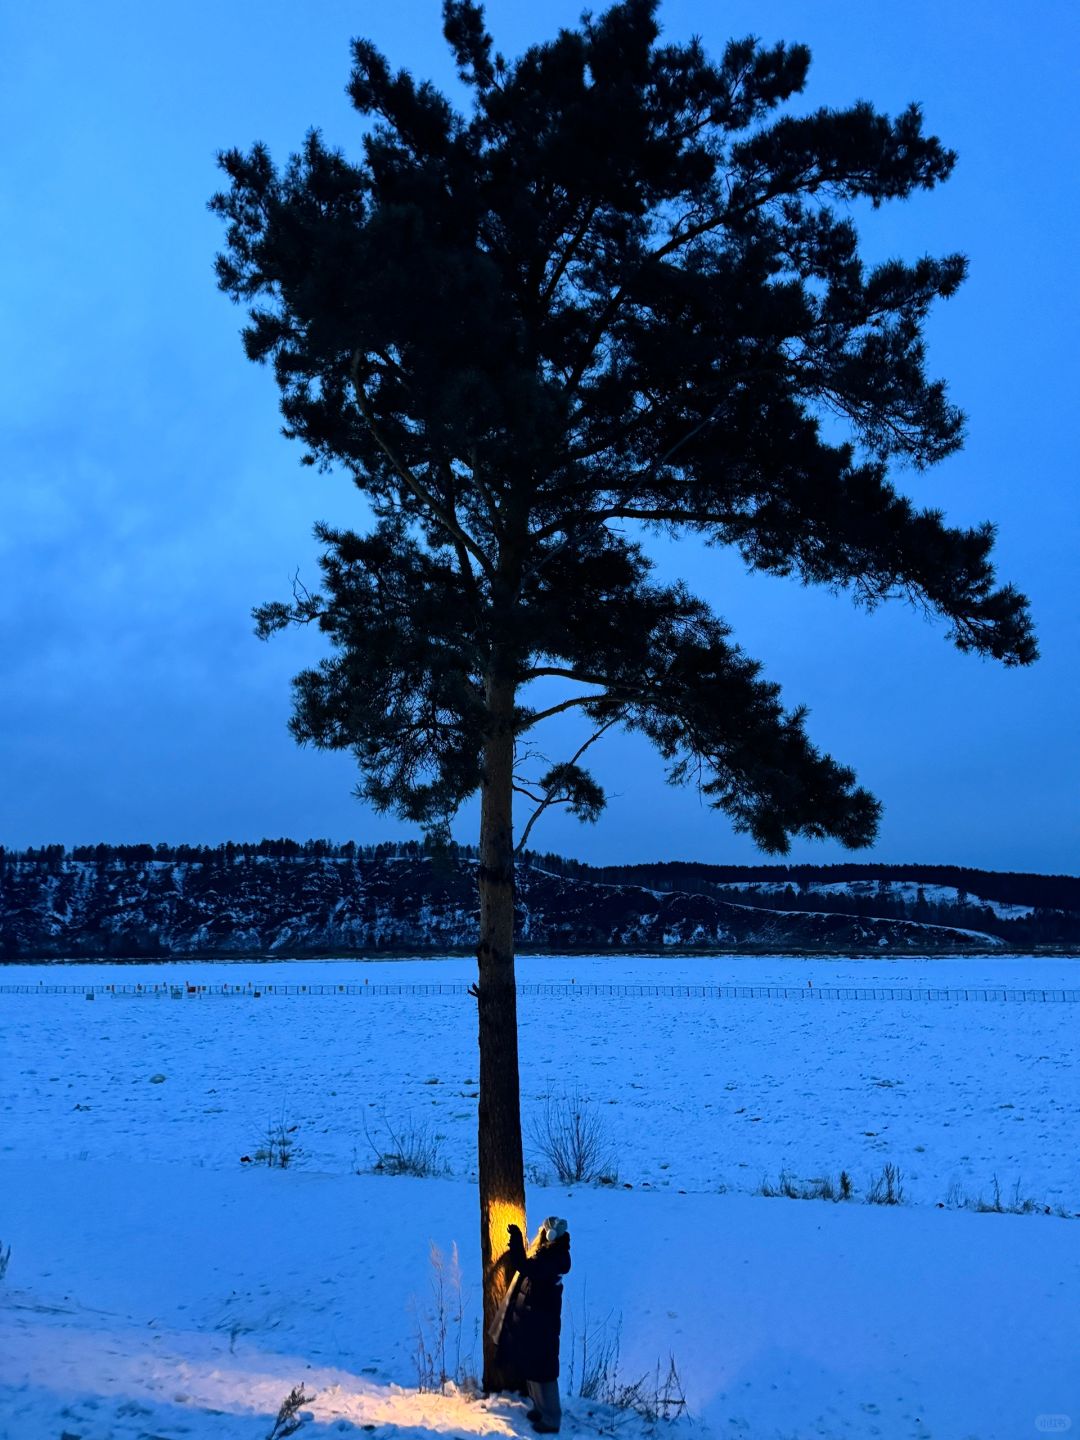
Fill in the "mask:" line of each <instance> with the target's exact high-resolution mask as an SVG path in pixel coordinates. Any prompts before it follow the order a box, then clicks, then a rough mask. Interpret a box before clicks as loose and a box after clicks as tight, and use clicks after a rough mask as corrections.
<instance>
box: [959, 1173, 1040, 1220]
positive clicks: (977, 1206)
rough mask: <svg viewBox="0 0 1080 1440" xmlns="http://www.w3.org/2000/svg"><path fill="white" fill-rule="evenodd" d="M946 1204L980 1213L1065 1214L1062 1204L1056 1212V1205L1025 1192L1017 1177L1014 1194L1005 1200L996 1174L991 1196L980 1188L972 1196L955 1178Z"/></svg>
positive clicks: (1013, 1189)
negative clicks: (976, 1193)
mask: <svg viewBox="0 0 1080 1440" xmlns="http://www.w3.org/2000/svg"><path fill="white" fill-rule="evenodd" d="M944 1204H945V1206H946V1207H947V1208H948V1209H950V1210H974V1211H975V1212H976V1214H979V1215H1038V1214H1043V1215H1053V1214H1055V1213H1057V1214H1065V1213H1067V1212H1065V1211H1063V1210H1062V1208H1061V1206H1058V1208H1057V1211H1056V1212H1055V1210H1054V1207H1053V1206H1051V1205H1048V1204H1047V1203H1046V1202H1045V1201H1042V1202H1040V1201H1038V1200H1036V1199H1035V1198H1034V1196H1032V1195H1025V1194H1024V1193H1023V1187H1022V1182H1021V1180H1020V1178H1019V1176H1018V1177H1017V1179H1016V1181H1015V1182H1014V1184H1013V1188H1012V1195H1011V1196H1010V1198H1009V1199H1008V1200H1005V1199H1004V1198H1003V1196H1002V1194H1001V1182H1000V1181H999V1180H998V1177H997V1176H996V1175H995V1176H994V1177H993V1189H992V1191H991V1193H990V1195H989V1196H987V1195H984V1194H983V1192H982V1191H981V1190H980V1191H979V1193H978V1195H976V1196H971V1195H969V1194H967V1192H966V1191H965V1190H964V1189H963V1188H962V1186H961V1185H960V1183H959V1181H957V1180H954V1181H953V1182H952V1184H951V1185H950V1186H949V1188H948V1190H947V1192H946V1194H945V1200H944Z"/></svg>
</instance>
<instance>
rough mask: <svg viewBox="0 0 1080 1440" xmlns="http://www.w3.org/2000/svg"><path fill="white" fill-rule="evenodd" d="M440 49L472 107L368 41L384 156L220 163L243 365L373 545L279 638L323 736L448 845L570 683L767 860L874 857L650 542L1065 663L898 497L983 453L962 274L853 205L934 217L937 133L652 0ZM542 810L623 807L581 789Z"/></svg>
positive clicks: (331, 560)
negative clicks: (951, 364) (701, 546)
mask: <svg viewBox="0 0 1080 1440" xmlns="http://www.w3.org/2000/svg"><path fill="white" fill-rule="evenodd" d="M444 33H445V37H446V40H447V42H448V44H449V45H450V48H451V50H452V52H453V55H454V57H455V60H456V63H457V68H458V73H459V75H460V78H461V81H462V82H463V87H464V97H465V104H464V107H463V108H460V107H459V106H458V105H457V104H455V103H454V102H452V101H451V99H449V98H448V97H447V96H446V95H444V94H441V93H440V92H439V91H438V90H437V89H436V88H434V87H433V86H432V85H431V84H429V83H427V82H423V81H418V80H416V79H414V77H413V76H412V75H410V74H409V73H408V72H407V71H398V72H395V71H393V70H392V69H391V67H390V65H389V63H388V62H387V60H386V59H385V58H384V57H383V56H382V55H381V54H380V53H379V52H378V51H377V50H376V49H375V48H374V47H373V46H372V45H371V44H370V43H369V42H367V41H365V40H357V41H355V42H354V43H353V47H352V53H353V68H352V73H351V76H350V79H349V85H348V93H349V95H350V97H351V100H352V103H353V105H354V106H355V108H356V110H357V112H358V113H359V115H360V116H362V117H363V118H364V120H365V121H366V122H367V130H366V133H365V135H364V138H363V142H362V147H361V148H360V150H359V152H358V153H357V154H355V155H351V156H350V155H347V154H346V153H345V152H344V151H342V150H340V149H335V148H333V147H331V146H330V145H328V144H327V143H326V142H325V141H324V140H323V138H322V136H321V135H320V134H319V133H318V132H316V131H312V132H311V133H310V134H309V135H308V136H307V138H306V140H305V142H304V145H303V148H302V149H301V150H300V151H299V152H298V153H297V154H295V155H294V156H293V157H292V158H291V159H290V160H289V161H288V162H287V163H286V164H285V165H284V166H283V167H281V168H278V167H276V166H275V165H274V163H273V162H272V160H271V157H270V155H269V153H268V151H267V149H266V148H265V146H263V145H255V146H254V147H253V148H252V149H251V150H250V151H248V152H246V153H244V152H241V151H239V150H230V151H227V152H225V153H223V154H222V155H221V157H220V163H221V166H222V168H223V170H224V171H225V174H226V176H227V178H228V187H227V188H226V189H224V190H223V191H222V192H221V193H220V194H218V195H216V196H215V197H214V198H213V200H212V201H211V208H212V209H213V210H214V211H215V212H216V213H217V214H218V215H220V216H221V218H222V219H223V220H224V221H225V222H226V225H227V234H226V243H225V248H224V249H223V251H222V253H221V254H220V256H219V257H218V261H217V275H218V280H219V283H220V286H221V288H222V289H223V290H224V291H225V292H226V293H227V294H228V295H229V296H230V297H232V298H233V299H234V300H236V301H238V302H241V303H243V304H245V305H247V306H248V307H249V322H248V325H247V328H246V329H245V331H244V344H245V347H246V351H247V354H248V355H249V356H250V358H251V359H253V360H256V361H259V362H269V363H271V364H272V366H273V369H274V373H275V376H276V379H277V383H278V385H279V387H280V391H281V405H282V413H283V415H284V419H285V433H286V434H287V435H289V436H291V437H293V438H296V439H297V440H299V441H300V443H301V445H302V446H303V449H304V458H305V460H306V461H307V462H308V463H311V464H315V465H318V466H321V467H334V468H335V469H343V470H344V471H346V472H347V473H348V474H349V475H350V476H351V477H352V479H353V481H354V482H355V484H356V485H357V486H358V487H359V489H360V490H361V491H362V492H363V494H364V495H365V496H366V497H367V500H368V501H369V503H370V506H371V509H372V511H373V514H374V523H373V526H372V528H371V530H370V532H369V533H367V534H363V535H361V534H355V533H352V532H351V531H348V530H342V529H337V528H333V527H331V526H327V525H323V526H320V527H318V536H319V539H320V541H321V542H322V546H323V551H324V557H323V561H322V565H323V572H324V574H323V583H322V586H321V589H320V593H318V594H311V593H308V592H307V591H305V590H302V589H298V591H297V593H296V594H295V595H294V597H293V600H292V601H291V602H284V601H283V602H274V603H271V604H268V605H264V606H262V607H261V608H260V609H259V610H258V612H257V615H258V624H259V628H260V633H262V634H263V635H267V634H270V633H271V632H273V631H275V630H278V629H280V628H282V627H284V626H287V625H290V624H293V623H315V624H317V625H318V626H319V627H320V628H321V629H322V630H323V631H325V632H326V634H327V635H328V636H329V637H330V639H331V641H332V642H333V655H332V657H331V658H329V659H327V660H324V661H323V662H322V663H321V664H319V665H318V666H317V667H316V668H314V669H311V670H307V671H305V672H304V673H302V674H301V675H300V676H298V677H297V680H296V682H295V686H296V705H295V714H294V718H293V722H292V727H293V732H294V734H295V736H296V738H297V739H298V740H300V741H311V742H313V743H315V744H316V745H320V746H328V747H331V748H341V749H349V750H352V751H353V752H354V754H355V756H356V759H357V761H358V763H359V767H360V772H361V776H362V781H361V790H362V793H363V795H364V796H365V797H366V798H367V799H368V800H369V801H371V802H372V803H373V804H374V805H375V806H376V807H378V808H380V809H384V810H392V811H395V812H397V813H398V814H400V815H402V816H403V817H406V818H408V819H411V820H414V821H417V822H419V823H421V824H423V825H426V826H428V827H429V828H432V829H438V828H439V827H440V826H445V824H446V823H447V821H448V819H449V817H451V816H452V815H453V813H454V812H455V811H456V809H457V808H458V807H459V806H460V804H461V803H462V802H463V801H464V800H465V799H466V798H467V797H468V796H469V795H470V794H472V793H473V792H475V791H476V790H477V788H478V787H480V786H481V783H482V779H483V773H484V764H483V745H484V740H485V736H486V735H488V734H489V733H490V731H491V727H492V724H493V723H494V722H493V719H492V713H493V707H492V703H491V695H492V690H491V686H492V682H493V679H494V680H496V681H498V683H500V684H501V685H502V686H503V687H504V689H505V688H506V687H508V688H509V691H510V693H511V695H512V696H513V731H514V735H515V737H516V738H520V737H521V736H522V735H523V734H525V733H526V732H527V731H528V730H530V729H531V728H532V726H533V725H534V724H536V723H537V722H538V720H539V719H540V718H541V716H542V715H543V714H544V713H545V712H543V711H538V710H537V709H535V708H534V707H531V706H530V705H529V704H528V703H526V700H527V694H526V693H525V692H527V689H528V685H529V682H530V681H532V680H534V679H537V678H539V677H552V676H554V677H560V678H561V679H563V680H565V681H566V683H567V699H566V701H565V702H564V703H563V705H562V706H561V707H560V708H571V707H576V708H578V709H580V710H581V711H582V712H583V713H584V715H585V716H587V717H588V718H589V719H590V720H591V721H592V722H593V727H594V733H595V731H599V730H601V729H606V728H608V727H611V726H621V727H623V728H626V729H629V730H636V731H639V732H641V733H643V734H645V735H646V736H647V737H648V738H649V739H650V740H651V741H652V742H653V744H654V745H655V746H656V748H657V749H658V750H659V752H660V754H661V756H662V757H663V758H664V760H665V761H666V762H667V764H668V768H669V774H670V776H671V778H672V779H673V780H675V781H690V782H693V783H695V784H696V785H697V786H698V787H699V789H700V791H701V793H702V794H703V795H704V796H705V797H706V798H707V800H708V802H709V803H710V804H712V805H714V806H716V807H717V808H718V809H720V810H722V811H724V812H725V813H726V814H727V815H728V816H729V817H730V819H731V821H732V822H733V823H734V826H735V828H736V829H737V830H740V831H746V832H749V833H750V834H751V835H752V836H753V838H754V839H755V840H756V841H757V843H758V844H759V845H760V846H762V847H763V848H764V849H766V850H769V851H774V852H783V851H785V850H786V849H787V848H788V847H789V843H790V839H791V837H792V836H795V835H802V836H812V837H825V836H830V837H834V838H836V839H838V840H839V841H841V842H842V843H843V844H845V845H848V846H852V847H856V846H865V845H868V844H870V843H871V842H872V841H873V839H874V836H875V833H876V827H877V823H878V816H879V806H878V803H877V802H876V801H875V800H874V799H873V798H872V797H871V796H870V795H869V794H868V793H867V792H866V791H865V790H864V789H862V788H860V787H859V786H858V785H857V784H856V781H855V777H854V775H853V773H852V771H851V770H850V769H848V768H847V767H846V766H844V765H841V764H838V763H837V762H835V761H834V760H832V759H831V758H830V757H829V756H827V755H824V754H822V753H820V752H819V751H818V750H817V749H816V748H815V747H814V745H813V744H812V743H811V741H810V739H809V738H808V736H807V734H806V730H805V725H804V720H805V715H804V711H803V710H802V709H801V708H798V707H796V708H793V709H788V708H785V706H784V704H783V703H782V701H781V698H780V694H779V691H778V688H777V686H776V685H774V684H772V683H770V682H768V681H766V680H764V679H763V678H762V676H761V673H760V667H759V665H758V664H757V663H756V662H755V661H753V660H752V659H751V658H749V657H748V656H747V655H745V654H744V653H743V651H742V650H741V649H739V647H738V646H737V645H736V644H735V643H734V641H733V639H732V637H731V634H730V631H729V628H728V626H727V625H726V624H725V623H724V621H723V620H722V619H720V618H719V617H718V616H717V615H715V614H714V613H713V612H712V610H711V609H710V607H709V606H708V605H707V604H706V603H705V602H704V601H703V600H702V599H700V598H697V597H695V596H694V595H691V594H690V593H689V592H688V591H687V589H686V588H685V587H684V586H683V585H680V584H665V583H661V582H660V581H659V580H658V579H657V578H656V577H655V575H654V573H653V567H652V564H651V562H650V559H649V556H648V553H647V540H648V536H649V534H650V533H652V532H667V533H669V534H673V535H677V536H686V535H697V536H700V537H704V539H705V540H706V541H708V542H709V543H710V544H714V545H724V546H734V547H735V548H736V549H737V550H738V552H739V553H740V555H741V556H742V558H743V560H744V561H745V563H746V565H747V566H748V567H749V568H750V569H751V570H753V571H758V572H762V573H768V574H774V575H794V576H798V577H800V578H801V579H803V580H804V581H807V582H810V583H814V584H819V585H825V586H827V587H830V588H833V589H838V590H846V591H848V592H850V593H851V595H852V596H853V597H854V599H855V600H856V601H857V602H859V603H860V604H862V605H865V606H867V607H873V606H875V605H877V604H879V603H880V602H882V601H884V600H886V599H889V598H893V597H902V598H905V599H906V600H908V601H910V602H912V603H913V604H915V605H916V606H918V607H920V608H922V609H924V610H926V611H928V612H931V613H932V614H934V615H936V616H938V617H940V618H941V619H943V620H944V622H945V623H946V625H947V627H948V632H949V634H950V636H951V638H952V640H953V641H954V642H955V644H956V645H957V646H958V647H959V648H960V649H961V650H967V651H975V652H978V653H982V654H985V655H989V656H992V657H994V658H996V659H999V660H1002V661H1004V662H1005V663H1006V664H1009V665H1014V664H1027V663H1028V662H1030V661H1031V660H1032V659H1033V658H1034V657H1035V653H1036V651H1035V643H1034V639H1033V634H1032V628H1031V623H1030V619H1029V615H1028V610H1027V604H1026V601H1025V599H1024V597H1023V596H1021V595H1020V594H1018V593H1017V591H1016V590H1015V589H1014V588H1013V587H1012V586H1009V585H999V584H998V583H997V581H996V579H995V575H994V570H993V567H992V564H991V558H990V557H991V549H992V544H993V528H992V526H991V525H990V524H984V525H980V526H977V527H975V528H969V529H964V528H956V527H952V526H949V525H948V524H946V523H945V520H944V519H943V516H942V514H941V512H940V511H938V510H933V509H929V510H928V509H918V508H916V506H915V505H913V504H912V502H911V501H910V500H908V499H906V498H905V497H904V496H903V495H901V494H899V493H898V492H897V491H896V490H895V489H894V487H893V484H892V483H891V481H890V478H889V474H890V471H891V469H892V468H894V467H895V465H896V464H897V463H900V462H909V463H911V464H913V465H915V466H918V467H926V466H929V465H932V464H934V463H935V462H937V461H939V460H941V459H943V458H944V457H945V456H947V455H950V454H951V453H952V452H953V451H955V450H956V449H957V448H958V446H959V445H960V443H961V438H962V430H963V419H962V416H961V415H960V413H959V412H958V410H957V409H956V408H955V406H954V405H953V404H952V403H951V402H950V400H949V398H948V396H947V393H946V389H945V386H944V384H943V383H942V382H941V381H940V380H936V379H931V378H928V376H927V373H926V368H925V354H924V344H923V324H924V320H925V318H926V315H927V313H928V311H929V309H930V306H931V305H932V304H933V302H934V301H935V300H938V299H941V298H945V297H948V296H950V295H952V294H953V293H954V291H955V290H956V288H957V286H958V285H959V284H960V282H961V280H962V279H963V276H964V271H965V262H964V259H963V257H962V256H960V255H946V256H944V257H942V258H938V259H934V258H930V257H923V258H921V259H918V260H916V261H914V262H913V263H906V262H904V261H901V260H891V261H888V262H886V263H883V264H877V265H867V264H865V263H864V262H863V260H862V259H861V257H860V254H859V240H858V234H857V230H856V226H855V223H854V221H853V219H852V218H851V214H850V213H849V211H850V209H851V207H852V204H853V202H865V201H869V202H870V203H871V204H872V205H874V206H879V205H881V204H883V203H885V202H887V201H891V200H901V199H903V198H905V197H907V196H909V195H911V194H913V193H914V192H915V191H917V190H929V189H932V188H934V187H935V186H937V185H939V184H940V183H941V182H942V181H944V180H945V179H947V177H948V176H949V173H950V171H951V170H952V168H953V164H954V161H955V156H954V154H953V152H952V151H950V150H949V149H947V148H946V147H945V146H943V145H942V144H941V142H940V141H939V140H937V139H936V138H934V137H933V136H930V135H927V134H926V133H925V132H924V128H923V122H922V116H921V114H920V111H919V108H918V106H916V105H912V106H909V107H908V108H907V109H906V110H904V111H903V112H902V113H900V114H899V115H897V116H895V117H892V118H890V117H889V116H886V115H883V114H881V113H879V112H878V111H876V110H875V109H874V108H873V107H872V106H871V105H869V104H867V103H864V102H860V103H858V104H856V105H853V106H850V107H848V108H846V109H817V110H813V111H811V112H810V113H805V114H797V115H796V114H791V113H787V111H786V109H785V106H786V102H788V101H790V100H791V99H792V98H793V97H795V96H797V95H799V94H800V93H801V92H802V91H803V88H804V86H805V84H806V80H807V72H808V67H809V63H810V55H809V52H808V51H807V49H806V47H805V46H802V45H785V44H779V45H772V46H765V45H763V44H761V43H760V42H759V41H757V40H755V39H753V38H746V39H741V40H734V41H732V42H731V43H729V44H728V45H727V46H726V48H725V49H724V50H723V53H722V54H721V56H720V58H719V59H718V60H713V59H710V58H709V57H708V55H707V54H706V52H705V50H704V49H703V47H702V45H701V44H700V43H699V42H698V41H696V40H694V41H691V42H689V43H687V44H666V43H663V42H662V41H661V37H660V26H659V21H658V16H657V4H656V3H655V0H621V3H617V4H615V5H612V6H611V7H610V8H609V9H607V10H606V11H604V12H603V13H602V14H599V15H596V16H591V17H590V16H588V15H586V16H585V17H584V18H583V19H582V22H581V24H580V26H579V27H578V28H577V29H568V30H563V31H561V32H560V33H559V34H558V35H557V36H556V37H555V38H554V39H553V40H550V41H548V42H546V43H543V44H537V45H534V46H532V47H531V48H530V49H528V50H527V51H526V52H525V53H524V54H523V55H521V56H520V58H518V59H516V60H514V61H507V60H506V59H505V58H504V57H502V56H501V55H498V54H497V53H496V52H495V50H494V46H493V41H492V39H491V37H490V35H489V34H488V33H487V30H486V27H485V22H484V15H483V11H482V8H481V7H480V6H478V5H476V4H475V3H472V0H446V3H445V5H444ZM549 708H550V707H549ZM529 793H530V794H533V795H534V796H535V797H538V798H539V800H542V801H545V802H546V804H566V805H568V806H570V808H572V809H575V810H576V811H577V813H578V814H579V815H580V816H581V818H583V819H586V820H592V819H595V818H596V816H597V815H598V814H599V813H600V812H601V810H602V807H603V795H602V792H601V791H600V790H599V787H598V786H597V785H596V782H595V781H594V780H593V779H592V777H591V776H589V775H588V772H587V771H585V770H584V769H583V768H582V767H581V766H580V765H579V764H578V763H577V761H576V760H575V761H574V762H573V763H572V764H570V765H569V766H568V765H566V764H564V765H562V766H561V767H556V768H555V769H553V770H552V771H551V772H549V773H548V774H546V775H544V776H541V777H539V778H538V780H537V781H535V782H534V784H533V787H532V788H531V789H530V791H529Z"/></svg>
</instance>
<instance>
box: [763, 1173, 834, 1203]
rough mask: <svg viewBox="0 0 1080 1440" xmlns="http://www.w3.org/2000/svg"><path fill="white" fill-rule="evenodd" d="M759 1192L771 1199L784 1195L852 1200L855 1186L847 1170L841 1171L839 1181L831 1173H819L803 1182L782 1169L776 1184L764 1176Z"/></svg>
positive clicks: (790, 1198) (799, 1197)
mask: <svg viewBox="0 0 1080 1440" xmlns="http://www.w3.org/2000/svg"><path fill="white" fill-rule="evenodd" d="M757 1193H758V1194H759V1195H765V1196H768V1197H769V1198H770V1199H775V1198H776V1197H778V1196H783V1197H784V1198H785V1199H788V1200H833V1201H838V1200H850V1199H851V1196H852V1194H853V1187H852V1184H851V1176H850V1175H849V1174H848V1173H847V1171H846V1170H841V1171H840V1179H839V1180H837V1181H834V1180H833V1178H832V1176H831V1175H819V1176H814V1177H813V1178H812V1179H810V1180H803V1181H801V1182H800V1181H797V1180H796V1179H795V1178H794V1176H793V1175H791V1173H790V1172H789V1171H788V1170H781V1171H780V1175H779V1177H778V1179H777V1180H776V1183H775V1184H774V1183H773V1182H772V1181H771V1180H769V1179H768V1177H767V1176H763V1177H762V1180H761V1184H760V1185H759V1186H758V1192H757Z"/></svg>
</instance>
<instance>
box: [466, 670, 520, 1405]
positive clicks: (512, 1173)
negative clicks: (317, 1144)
mask: <svg viewBox="0 0 1080 1440" xmlns="http://www.w3.org/2000/svg"><path fill="white" fill-rule="evenodd" d="M488 704H489V710H490V714H491V717H492V728H491V731H490V733H489V736H488V739H487V743H486V745H485V751H484V782H483V789H482V791H481V808H480V870H479V886H480V946H479V951H478V957H477V958H478V960H479V969H480V975H479V981H478V984H477V1010H478V1011H479V1022H480V1104H479V1145H478V1149H479V1177H480V1253H481V1257H482V1261H483V1271H484V1381H483V1383H484V1389H485V1390H487V1391H494V1390H505V1389H513V1388H518V1387H519V1386H520V1384H521V1378H520V1377H519V1376H515V1375H510V1374H507V1373H506V1372H505V1371H503V1370H501V1369H500V1367H499V1366H498V1365H497V1364H496V1361H495V1347H494V1345H493V1344H492V1341H491V1337H490V1334H489V1331H490V1329H491V1324H492V1321H493V1320H494V1318H495V1314H496V1311H497V1310H498V1307H499V1303H500V1301H501V1300H502V1297H503V1295H504V1293H505V1290H506V1286H507V1284H508V1283H509V1280H510V1273H509V1266H508V1264H507V1260H506V1247H507V1233H506V1227H507V1225H509V1224H515V1225H519V1226H520V1227H521V1229H522V1231H523V1232H524V1230H525V1169H524V1162H523V1159H522V1152H521V1102H520V1087H519V1081H518V1034H517V988H516V981H515V977H514V828H513V788H512V787H513V771H514V732H513V713H514V689H513V685H512V684H508V683H506V682H502V683H499V682H491V683H489V685H488Z"/></svg>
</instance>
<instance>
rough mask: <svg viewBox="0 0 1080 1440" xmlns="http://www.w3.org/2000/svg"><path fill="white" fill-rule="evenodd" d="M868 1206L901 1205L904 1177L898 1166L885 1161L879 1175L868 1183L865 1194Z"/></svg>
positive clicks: (902, 1201)
mask: <svg viewBox="0 0 1080 1440" xmlns="http://www.w3.org/2000/svg"><path fill="white" fill-rule="evenodd" d="M866 1202H867V1204H868V1205H902V1204H903V1203H904V1177H903V1173H902V1171H901V1170H900V1167H899V1165H894V1164H893V1163H892V1162H891V1161H889V1160H887V1161H886V1162H885V1164H884V1165H883V1166H882V1168H881V1174H880V1175H875V1176H874V1177H873V1178H872V1179H871V1181H870V1187H869V1189H868V1190H867V1192H866Z"/></svg>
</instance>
